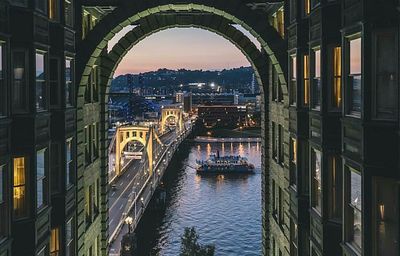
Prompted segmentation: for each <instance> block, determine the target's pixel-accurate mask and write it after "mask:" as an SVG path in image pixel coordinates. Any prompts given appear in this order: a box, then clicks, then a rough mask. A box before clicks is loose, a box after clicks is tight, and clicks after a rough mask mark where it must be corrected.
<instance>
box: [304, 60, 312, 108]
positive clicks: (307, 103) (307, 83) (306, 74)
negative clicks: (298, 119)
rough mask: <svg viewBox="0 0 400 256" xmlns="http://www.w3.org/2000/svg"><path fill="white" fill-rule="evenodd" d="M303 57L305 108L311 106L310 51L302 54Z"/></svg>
mask: <svg viewBox="0 0 400 256" xmlns="http://www.w3.org/2000/svg"><path fill="white" fill-rule="evenodd" d="M302 56H303V58H302V60H303V66H302V67H303V69H302V71H303V79H302V84H303V88H302V96H303V99H302V106H303V107H305V108H308V107H309V106H310V90H311V86H310V83H311V81H310V55H309V54H308V53H305V54H303V55H302Z"/></svg>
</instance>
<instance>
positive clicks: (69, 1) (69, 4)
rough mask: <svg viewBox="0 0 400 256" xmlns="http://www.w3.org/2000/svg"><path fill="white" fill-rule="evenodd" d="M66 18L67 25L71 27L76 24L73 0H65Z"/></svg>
mask: <svg viewBox="0 0 400 256" xmlns="http://www.w3.org/2000/svg"><path fill="white" fill-rule="evenodd" d="M64 18H65V25H67V26H69V27H73V26H74V7H73V0H64Z"/></svg>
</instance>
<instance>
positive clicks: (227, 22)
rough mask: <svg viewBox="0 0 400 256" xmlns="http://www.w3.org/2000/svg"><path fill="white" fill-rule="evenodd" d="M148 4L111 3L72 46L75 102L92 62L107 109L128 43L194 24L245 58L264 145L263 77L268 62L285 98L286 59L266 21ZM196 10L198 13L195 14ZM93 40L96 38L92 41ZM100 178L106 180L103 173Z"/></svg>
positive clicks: (266, 76) (234, 12) (192, 6)
mask: <svg viewBox="0 0 400 256" xmlns="http://www.w3.org/2000/svg"><path fill="white" fill-rule="evenodd" d="M152 4H153V3H151V2H150V3H147V4H146V7H143V6H124V8H117V9H115V10H114V11H112V12H111V13H110V14H108V15H107V16H105V17H104V18H103V19H102V20H101V21H100V22H99V23H98V24H97V25H96V26H95V27H94V29H93V30H92V31H91V32H90V33H89V34H88V35H87V36H86V39H85V40H84V41H83V42H82V44H81V45H82V48H80V49H78V52H79V54H80V55H81V56H82V58H81V59H83V60H84V62H82V63H78V65H77V74H78V75H81V76H80V77H81V79H80V86H79V89H78V103H79V102H81V101H80V100H79V99H80V98H83V96H84V91H85V86H86V84H87V82H88V78H89V76H90V74H91V73H92V69H93V66H97V67H98V68H99V69H100V73H101V83H100V84H101V85H100V98H101V102H102V103H101V111H102V112H103V113H107V111H108V110H107V102H108V90H109V86H110V83H111V79H112V77H113V74H114V72H115V69H116V67H117V66H118V63H119V62H120V61H121V60H122V58H123V56H124V55H125V54H126V53H127V52H128V51H129V50H130V49H131V47H132V46H133V45H135V44H136V43H137V42H139V41H140V40H142V39H143V38H146V37H147V36H148V35H151V34H153V33H156V32H158V31H160V30H164V29H168V28H172V27H198V28H202V29H206V30H209V31H211V32H214V33H217V34H219V35H221V36H223V37H224V38H226V39H227V40H229V41H230V42H231V43H233V44H234V45H235V46H236V47H238V48H239V49H240V50H241V51H242V53H243V54H244V55H245V56H246V57H247V59H248V60H249V62H250V63H251V65H252V67H253V69H254V71H255V77H256V79H257V82H258V84H259V85H260V91H261V98H262V100H261V102H262V107H261V111H262V114H261V116H262V117H261V119H262V122H261V123H262V137H263V139H262V147H263V148H267V147H266V145H268V141H269V125H268V124H269V122H268V120H269V109H268V99H269V97H268V80H269V69H270V67H271V66H272V68H273V69H274V70H275V73H276V74H278V75H277V79H278V80H279V81H280V86H281V90H282V92H283V96H284V101H285V102H288V99H287V95H288V93H287V87H286V79H285V76H284V70H285V69H286V61H287V60H286V52H285V51H284V50H283V49H284V45H285V42H284V41H283V40H282V38H281V37H280V36H279V34H278V33H277V32H276V30H275V29H274V28H273V27H272V26H267V27H265V26H259V25H258V23H257V21H256V20H255V19H254V18H255V17H254V15H252V16H251V15H249V16H247V19H248V20H247V22H244V21H243V20H242V19H239V18H237V17H242V18H243V17H245V16H246V15H245V16H243V13H242V14H241V12H237V10H231V7H224V8H225V9H226V8H228V10H224V11H223V10H221V9H219V8H216V7H215V6H212V7H210V6H206V5H203V4H179V5H166V6H158V5H157V4H155V5H156V6H154V7H151V5H152ZM213 4H214V3H213ZM213 4H211V5H213ZM127 5H129V4H127ZM239 5H241V4H240V3H239V2H238V3H237V6H236V7H238V6H239ZM141 8H144V9H141ZM246 9H248V7H246V6H243V9H242V10H246ZM199 12H200V14H201V15H198V14H199ZM230 12H231V13H230ZM235 15H236V16H235ZM256 16H257V15H256ZM131 24H135V26H134V27H133V29H132V30H131V31H130V32H128V33H127V34H126V35H125V36H124V37H122V38H121V39H120V40H119V42H118V43H117V44H116V45H114V47H113V48H112V49H111V50H110V51H109V52H107V50H106V49H105V48H106V46H107V41H108V40H109V39H111V38H112V37H113V36H114V35H115V33H117V32H118V31H120V30H121V29H122V28H123V27H124V26H127V25H131ZM234 24H240V25H241V26H242V27H244V28H246V29H248V30H249V31H250V33H251V34H253V35H254V36H256V38H257V39H258V40H259V42H260V44H261V51H260V50H259V49H257V47H256V46H255V45H254V44H253V43H252V42H251V41H250V40H249V38H248V37H247V36H245V35H244V34H243V33H242V32H240V31H239V30H238V29H237V28H236V27H235V26H233V25H234ZM249 24H250V25H249ZM94 42H97V45H96V43H94ZM94 46H95V48H94ZM85 60H86V61H85ZM77 109H78V111H79V110H80V109H82V105H80V104H78V106H77ZM100 118H101V123H102V124H104V126H103V129H104V130H107V115H101V117H100ZM80 127H82V124H80V123H79V121H78V132H79V129H81V128H80ZM104 146H105V144H104ZM268 159H269V152H268V150H263V155H262V161H263V162H262V170H263V173H264V174H265V175H264V176H263V180H262V183H263V184H262V188H263V190H264V191H265V190H267V189H268V177H267V175H268V174H267V173H265V170H266V169H267V168H268V164H269V163H268ZM104 179H105V180H106V177H105V176H104ZM264 210H267V209H264ZM105 218H106V217H105ZM104 221H106V219H105V220H104ZM265 225H266V224H265V223H263V226H264V230H265V228H266V227H265ZM104 240H106V239H104ZM105 246H106V245H105Z"/></svg>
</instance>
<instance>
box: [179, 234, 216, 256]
mask: <svg viewBox="0 0 400 256" xmlns="http://www.w3.org/2000/svg"><path fill="white" fill-rule="evenodd" d="M198 240H199V235H198V234H197V232H196V229H195V228H194V227H191V228H185V232H184V234H183V235H182V237H181V254H180V256H214V252H215V246H214V245H201V244H200V243H199V241H198Z"/></svg>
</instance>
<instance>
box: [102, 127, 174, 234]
mask: <svg viewBox="0 0 400 256" xmlns="http://www.w3.org/2000/svg"><path fill="white" fill-rule="evenodd" d="M176 136H177V135H176V133H175V132H170V133H167V134H165V135H163V136H162V137H161V138H160V139H161V141H162V142H163V144H164V145H168V144H170V143H171V142H172V141H174V140H175V139H176ZM166 148H167V147H160V148H159V150H158V152H155V155H157V154H158V153H159V154H160V155H162V154H163V153H164V152H165V150H166ZM156 161H157V159H156ZM144 164H146V165H147V163H143V162H142V161H141V160H133V161H132V162H131V163H130V166H129V167H128V168H126V171H125V172H124V173H123V174H122V175H121V176H120V177H118V178H117V179H115V180H114V181H113V185H114V186H113V188H111V189H110V192H109V201H108V202H109V203H108V206H109V223H108V225H109V232H110V234H113V233H114V232H115V230H116V229H117V228H118V225H119V223H120V221H121V219H122V218H123V217H124V216H123V215H124V214H123V213H124V211H125V207H126V206H127V205H128V204H129V198H132V196H134V197H136V193H138V192H139V191H137V190H139V189H140V188H141V187H142V185H143V184H144V183H145V181H146V180H147V179H148V174H145V173H144V172H143V170H144V168H143V165H144ZM146 169H147V168H146Z"/></svg>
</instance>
